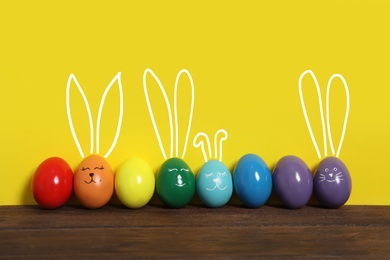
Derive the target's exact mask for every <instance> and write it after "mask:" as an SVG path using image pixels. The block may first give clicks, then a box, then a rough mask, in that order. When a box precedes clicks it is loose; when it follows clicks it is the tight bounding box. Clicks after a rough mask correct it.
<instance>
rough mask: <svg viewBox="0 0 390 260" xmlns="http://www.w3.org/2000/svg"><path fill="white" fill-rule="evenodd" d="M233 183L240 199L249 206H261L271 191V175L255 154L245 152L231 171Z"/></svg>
mask: <svg viewBox="0 0 390 260" xmlns="http://www.w3.org/2000/svg"><path fill="white" fill-rule="evenodd" d="M233 184H234V189H235V191H236V194H237V196H238V198H239V199H240V201H241V202H242V203H243V204H244V205H245V206H247V207H249V208H258V207H261V206H262V205H263V204H264V203H266V202H267V200H268V199H269V197H270V195H271V191H272V175H271V171H270V170H269V168H268V166H267V165H266V164H265V162H264V161H263V159H261V158H260V157H259V156H257V155H256V154H246V155H244V156H243V157H241V159H240V160H239V161H238V163H237V164H236V167H235V168H234V171H233Z"/></svg>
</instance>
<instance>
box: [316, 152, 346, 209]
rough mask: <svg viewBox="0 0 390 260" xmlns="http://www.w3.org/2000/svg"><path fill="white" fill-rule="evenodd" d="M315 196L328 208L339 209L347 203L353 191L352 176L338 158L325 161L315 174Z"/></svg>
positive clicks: (328, 158)
mask: <svg viewBox="0 0 390 260" xmlns="http://www.w3.org/2000/svg"><path fill="white" fill-rule="evenodd" d="M313 184H314V187H313V188H314V194H315V195H316V197H317V199H318V201H319V202H320V203H321V204H322V205H323V206H325V207H327V208H339V207H341V206H343V205H344V204H345V202H347V200H348V199H349V196H350V195H351V191H352V181H351V175H350V174H349V171H348V169H347V167H346V166H345V164H344V163H343V162H342V161H341V160H340V159H338V158H336V157H327V158H325V159H323V160H322V161H321V162H320V163H319V165H318V167H317V169H316V171H315V174H314V181H313Z"/></svg>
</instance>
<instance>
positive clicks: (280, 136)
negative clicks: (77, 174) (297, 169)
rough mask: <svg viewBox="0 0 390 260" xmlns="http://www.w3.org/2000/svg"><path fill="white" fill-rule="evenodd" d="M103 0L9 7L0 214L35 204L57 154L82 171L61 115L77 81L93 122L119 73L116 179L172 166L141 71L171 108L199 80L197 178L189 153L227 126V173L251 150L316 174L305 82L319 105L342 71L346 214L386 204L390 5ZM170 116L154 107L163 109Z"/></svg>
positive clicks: (0, 115) (0, 30)
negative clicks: (139, 162) (134, 164)
mask: <svg viewBox="0 0 390 260" xmlns="http://www.w3.org/2000/svg"><path fill="white" fill-rule="evenodd" d="M105 2H107V3H103V1H81V2H80V1H62V2H59V1H55V2H53V1H3V2H2V3H1V4H0V42H1V44H0V87H1V94H0V121H1V127H0V148H1V149H0V151H1V152H0V160H1V171H0V175H1V178H0V205H15V204H34V203H35V202H34V200H33V198H32V194H31V188H30V181H31V177H32V175H33V173H34V171H35V169H36V168H37V166H38V165H39V163H40V162H42V161H43V160H44V159H46V158H48V157H51V156H60V157H62V158H64V159H65V160H66V161H67V162H68V163H69V164H70V165H71V166H72V167H73V168H75V167H76V166H77V165H78V163H79V162H80V161H81V158H80V155H79V153H78V150H77V148H76V145H75V144H74V141H73V138H72V135H71V132H70V130H69V125H68V121H67V115H66V106H65V89H66V83H67V80H68V77H69V75H70V74H71V73H74V74H75V76H76V77H77V79H78V81H79V82H80V85H81V86H82V88H83V90H84V92H85V93H86V95H87V97H88V100H89V102H90V106H91V110H92V115H93V118H94V122H96V115H97V111H98V106H99V102H100V98H101V96H102V94H103V91H104V89H105V88H106V86H107V85H108V83H109V82H110V81H111V79H112V78H113V77H114V76H115V75H116V74H117V73H118V72H121V73H122V77H121V79H122V85H123V93H124V117H123V125H122V129H121V133H120V136H119V139H118V143H117V146H116V147H115V149H114V151H113V153H112V154H111V155H110V156H109V157H108V161H109V162H110V164H111V165H112V167H113V168H114V169H116V168H117V167H118V166H119V165H120V164H121V163H122V162H123V161H124V160H125V159H127V158H129V157H132V156H139V157H141V158H143V159H145V160H146V161H147V162H148V163H149V164H150V165H151V167H152V168H153V170H154V171H156V170H157V169H158V167H159V166H160V165H161V164H162V162H163V160H164V159H163V157H162V155H161V152H160V149H159V147H158V143H157V138H156V136H155V133H154V130H153V127H152V124H151V120H150V116H149V113H148V109H147V106H146V102H145V96H144V93H143V85H142V76H143V72H144V70H145V69H146V68H151V69H152V70H153V71H154V72H155V73H156V75H157V76H158V77H159V79H160V80H161V82H162V83H163V85H164V86H165V89H166V91H167V95H168V96H169V98H170V99H171V100H173V85H174V82H175V78H176V75H177V73H178V72H179V71H180V70H181V69H183V68H185V69H187V70H189V72H190V73H191V75H192V77H193V80H194V83H195V107H194V117H193V122H192V128H191V133H190V142H189V144H188V149H187V154H186V157H185V161H187V163H188V164H189V165H190V166H191V167H192V169H193V170H194V171H197V170H198V169H199V168H200V167H201V165H202V163H203V156H202V154H201V151H200V150H199V149H196V148H195V147H193V146H192V140H193V138H194V136H195V135H196V133H198V132H200V131H204V132H206V133H207V134H209V136H210V138H212V136H213V135H214V133H215V131H217V130H218V129H219V128H224V129H226V130H227V132H228V133H229V138H228V140H227V141H225V142H224V144H223V155H224V156H223V161H224V162H225V163H226V164H227V166H228V167H229V168H230V169H233V167H234V165H235V163H236V162H237V161H238V159H239V158H240V157H241V156H243V155H244V154H246V153H249V152H251V153H256V154H258V155H259V156H261V157H262V158H263V159H264V160H265V161H266V162H267V164H268V165H269V166H270V167H271V168H272V167H273V166H274V165H275V164H276V162H277V161H278V160H279V159H280V158H281V157H283V156H284V155H288V154H293V155H297V156H299V157H301V158H302V159H303V160H304V161H306V162H307V163H308V165H309V166H310V167H311V168H314V167H315V166H316V165H317V164H318V162H319V159H318V157H317V155H316V152H315V150H314V147H313V144H312V142H311V139H310V136H309V132H308V130H307V127H306V123H305V121H304V118H303V114H302V109H301V104H300V100H299V94H298V78H299V76H300V75H301V73H302V72H304V71H305V70H307V69H311V70H313V72H314V73H315V74H316V75H317V78H318V81H319V83H320V86H321V91H322V93H323V95H324V94H325V88H326V83H327V81H328V79H329V77H330V76H331V75H333V74H334V73H340V74H342V75H343V76H344V77H345V79H346V80H347V82H348V85H349V89H350V94H351V110H350V118H349V122H348V126H347V131H346V135H345V140H344V144H343V147H342V150H341V154H340V159H341V160H342V161H344V162H345V163H346V165H347V166H348V168H349V170H350V173H351V175H352V179H353V191H352V195H351V197H350V199H349V201H348V204H350V205H355V204H365V205H369V204H370V205H371V204H382V205H390V189H389V188H388V186H389V183H390V174H389V173H388V162H389V158H390V152H389V151H390V149H389V147H390V138H389V133H390V119H389V118H390V117H389V113H390V102H389V100H390V88H389V86H390V77H389V72H390V67H389V61H390V50H389V49H390V48H389V46H390V40H389V39H390V38H389V36H388V27H389V24H390V16H389V13H390V6H389V5H387V4H384V2H385V1H383V3H381V2H377V1H351V3H348V4H347V3H344V4H338V3H337V2H339V1H334V2H333V1H332V2H329V1H315V2H316V4H310V3H311V2H313V1H307V2H306V1H286V2H283V1H272V3H271V1H269V2H268V1H263V2H261V1H245V0H244V1H128V2H125V1H109V4H108V1H105ZM292 2H294V3H292ZM321 2H322V3H321ZM148 82H150V87H151V88H154V89H155V90H156V93H155V97H156V99H158V98H159V96H158V95H159V93H158V92H157V90H158V89H157V88H156V84H155V83H154V85H153V80H152V78H151V77H148ZM186 82H187V83H188V80H187V81H186V80H185V77H183V85H185V84H187V83H186ZM310 82H311V83H310ZM305 84H306V85H305V86H306V89H308V92H307V93H306V95H305V97H307V106H308V111H318V110H315V109H318V104H317V103H316V102H317V99H316V96H315V95H316V94H315V92H314V90H313V86H314V85H313V83H312V81H310V80H308V79H306V80H305ZM337 84H339V83H337V82H335V86H334V93H333V92H332V93H333V94H332V104H334V106H332V108H333V107H334V108H333V109H334V110H331V111H332V113H333V114H332V115H334V121H332V129H335V130H334V135H335V137H334V138H335V139H336V144H337V143H338V142H337V140H338V139H337V138H339V137H337V136H339V133H340V132H341V130H340V129H341V124H342V117H341V119H340V118H338V117H337V115H339V114H340V113H341V114H342V113H343V111H344V110H343V109H344V106H343V104H344V102H345V101H344V98H345V96H344V95H343V92H342V89H341V85H340V84H339V87H336V85H337ZM187 85H188V84H187ZM310 88H311V89H312V90H309V89H310ZM337 88H339V89H341V90H339V91H338V90H336V89H337ZM183 89H184V88H183ZM332 91H333V90H332ZM110 94H111V95H109V96H108V99H107V110H105V113H107V114H108V115H112V118H111V119H110V118H108V117H107V114H103V116H104V115H106V117H104V118H103V122H102V124H103V125H102V131H103V130H105V131H106V133H107V136H108V137H107V139H109V140H105V135H103V138H102V142H103V143H102V147H107V145H109V144H110V142H109V141H111V140H112V138H113V135H112V134H110V130H111V131H113V129H114V127H111V126H115V123H116V122H117V121H116V120H117V114H118V112H117V111H118V109H117V107H115V101H116V99H117V90H116V89H115V88H113V92H112V93H110ZM153 95H154V94H153ZM184 96H186V94H185V93H184ZM72 97H74V99H72V101H74V103H75V106H74V107H73V109H75V110H76V111H80V114H81V115H85V107H84V104H83V103H81V102H78V101H80V100H81V99H80V98H79V97H78V96H77V92H75V91H73V94H72ZM310 97H312V98H310ZM77 98H79V100H78V99H77ZM185 98H187V99H188V95H187V97H184V99H185ZM77 102H78V103H77ZM110 104H111V105H112V106H110ZM162 105H163V101H161V104H160V105H159V103H157V105H155V106H156V107H161V110H162V111H164V112H165V107H163V106H162ZM111 110H112V111H111ZM338 111H341V112H339V113H338ZM81 115H80V117H75V124H76V125H75V128H77V129H79V132H78V133H79V139H80V143H81V144H82V146H83V147H87V146H88V145H89V143H88V140H89V132H88V131H89V130H88V128H87V124H86V123H85V120H83V118H82V116H81ZM180 115H182V114H180ZM184 116H185V115H184ZM104 120H106V121H104ZM163 121H164V120H161V122H162V123H161V124H160V125H162V127H165V129H167V127H168V125H167V121H166V120H165V122H163ZM314 121H315V120H314ZM314 121H313V124H314V125H313V128H314V130H315V133H316V134H317V136H318V134H320V132H319V126H318V124H316V123H315V122H314ZM316 122H319V121H316ZM83 124H85V125H84V126H85V127H84V126H83ZM164 131H165V130H164ZM166 134H167V131H165V132H163V133H162V135H165V136H166ZM320 138H321V137H318V138H317V140H321V139H320ZM164 140H166V138H165V139H164ZM320 147H321V145H320ZM321 149H322V148H321ZM84 150H87V148H85V149H84Z"/></svg>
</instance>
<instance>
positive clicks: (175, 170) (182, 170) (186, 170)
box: [168, 168, 190, 172]
mask: <svg viewBox="0 0 390 260" xmlns="http://www.w3.org/2000/svg"><path fill="white" fill-rule="evenodd" d="M178 171H179V169H177V168H168V172H178ZM180 171H181V172H190V169H186V168H181V169H180Z"/></svg>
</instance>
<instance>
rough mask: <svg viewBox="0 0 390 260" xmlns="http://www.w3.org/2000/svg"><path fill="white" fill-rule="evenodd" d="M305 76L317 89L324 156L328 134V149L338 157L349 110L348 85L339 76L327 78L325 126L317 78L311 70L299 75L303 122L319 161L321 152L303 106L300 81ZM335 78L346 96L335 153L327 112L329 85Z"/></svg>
mask: <svg viewBox="0 0 390 260" xmlns="http://www.w3.org/2000/svg"><path fill="white" fill-rule="evenodd" d="M307 74H310V75H311V77H312V78H313V80H314V83H315V86H316V89H317V96H318V102H319V107H320V116H321V123H322V135H323V142H324V156H327V155H328V151H327V142H326V140H327V138H326V134H328V136H329V144H330V148H331V150H332V154H333V155H335V156H336V157H339V155H340V150H341V146H342V144H343V141H344V136H345V131H346V128H347V122H348V115H349V108H350V97H349V90H348V85H347V82H346V80H345V79H344V77H343V76H342V75H340V74H333V75H332V76H331V77H330V78H329V81H328V86H327V88H326V124H325V119H324V111H323V105H322V96H321V90H320V86H319V84H318V81H317V78H316V76H315V75H314V73H313V72H312V71H311V70H306V71H305V72H303V73H302V74H301V76H300V77H299V82H298V89H299V97H300V100H301V105H302V110H303V115H304V117H305V121H306V124H307V128H308V130H309V133H310V137H311V140H312V142H313V144H314V148H315V149H316V152H317V155H318V158H320V159H321V152H320V150H319V148H318V144H317V141H316V139H315V137H314V134H313V130H312V127H311V124H310V121H309V118H308V115H307V111H306V106H305V100H304V98H303V91H302V79H303V77H304V76H305V75H307ZM335 78H339V79H341V81H342V83H343V86H344V89H345V95H346V109H345V116H344V124H343V128H342V132H341V137H340V143H339V145H338V148H337V152H336V153H335V149H334V145H333V140H332V133H331V127H330V115H329V114H330V112H329V103H330V98H329V95H330V89H331V85H332V81H333V80H334V79H335ZM325 128H327V131H326V130H325Z"/></svg>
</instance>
